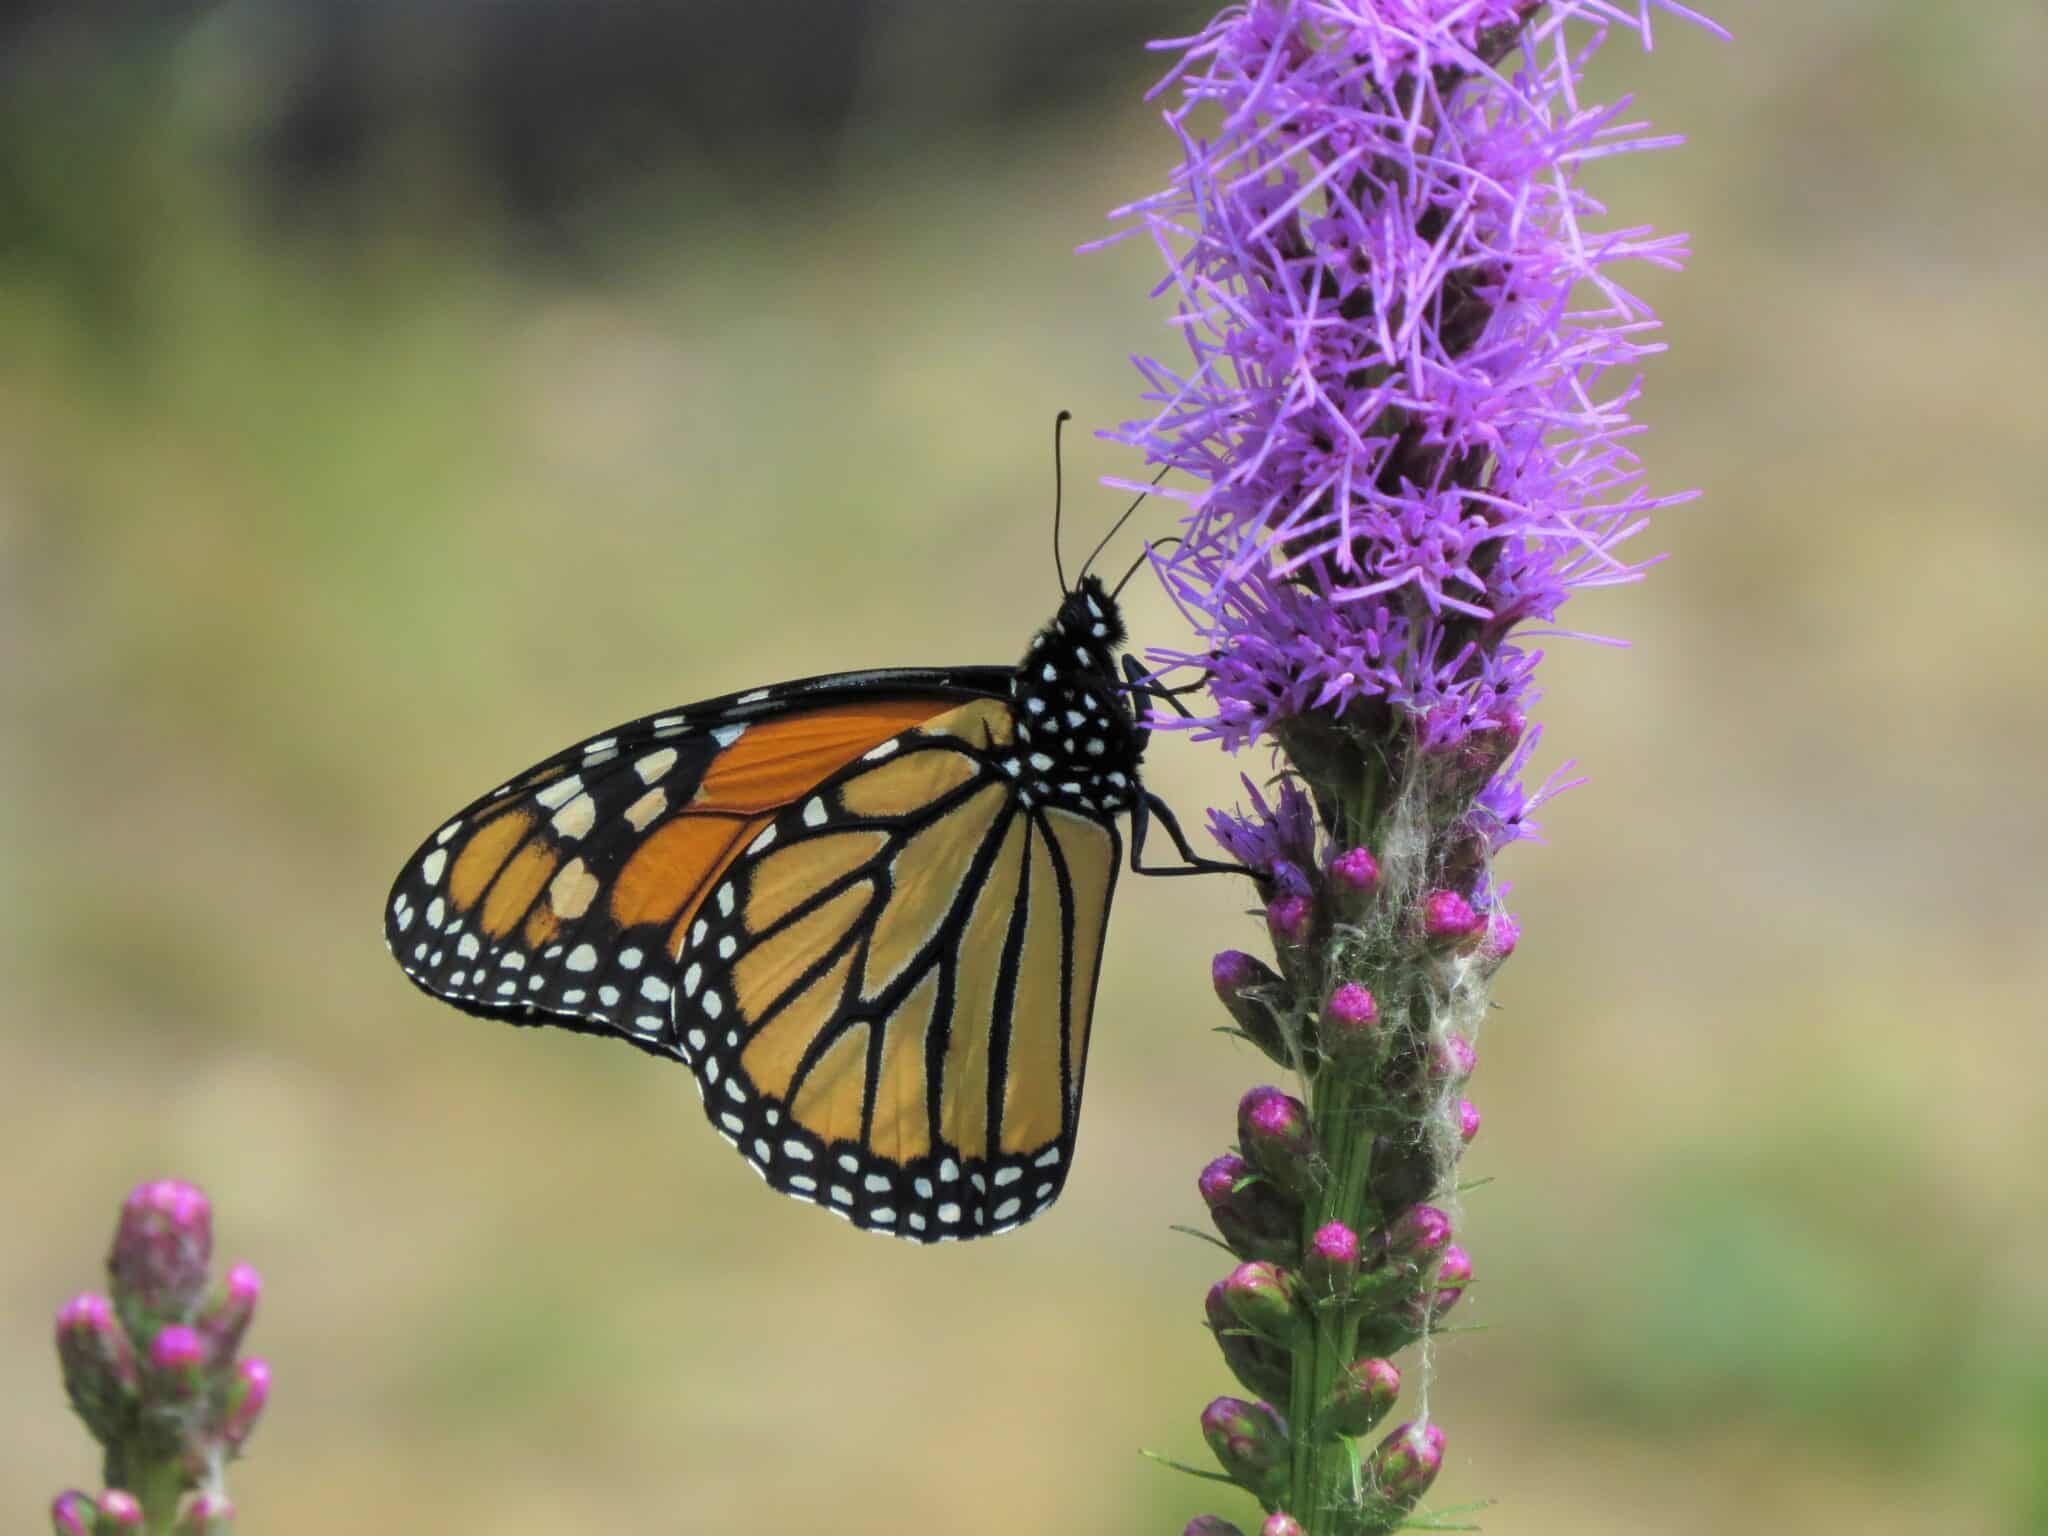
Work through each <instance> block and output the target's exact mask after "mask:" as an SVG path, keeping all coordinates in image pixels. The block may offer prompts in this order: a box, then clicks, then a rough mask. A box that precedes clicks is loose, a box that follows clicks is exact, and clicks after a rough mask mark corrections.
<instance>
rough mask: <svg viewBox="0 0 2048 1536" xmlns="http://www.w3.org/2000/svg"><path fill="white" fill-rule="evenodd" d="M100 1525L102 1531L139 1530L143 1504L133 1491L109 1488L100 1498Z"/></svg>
mask: <svg viewBox="0 0 2048 1536" xmlns="http://www.w3.org/2000/svg"><path fill="white" fill-rule="evenodd" d="M99 1517H100V1519H99V1526H100V1529H101V1530H102V1531H139V1530H141V1529H142V1505H141V1503H140V1502H138V1501H137V1499H136V1497H135V1495H134V1494H132V1493H128V1492H125V1491H124V1490H122V1489H119V1488H109V1489H108V1490H107V1491H106V1492H105V1493H103V1494H101V1495H100V1498H99Z"/></svg>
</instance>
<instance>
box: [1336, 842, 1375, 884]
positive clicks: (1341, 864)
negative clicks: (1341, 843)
mask: <svg viewBox="0 0 2048 1536" xmlns="http://www.w3.org/2000/svg"><path fill="white" fill-rule="evenodd" d="M1379 883H1380V861H1379V860H1378V859H1376V858H1374V857H1373V856H1372V850H1371V849H1369V848H1347V849H1345V850H1344V852H1342V853H1340V854H1338V855H1337V857H1335V858H1334V859H1332V860H1330V885H1331V887H1332V888H1333V889H1334V890H1336V891H1337V892H1338V893H1340V894H1341V895H1345V896H1370V895H1371V894H1372V893H1373V892H1374V891H1376V890H1378V889H1379Z"/></svg>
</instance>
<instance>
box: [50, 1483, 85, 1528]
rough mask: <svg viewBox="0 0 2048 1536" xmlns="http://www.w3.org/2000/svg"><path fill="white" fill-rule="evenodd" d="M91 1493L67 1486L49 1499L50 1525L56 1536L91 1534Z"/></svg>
mask: <svg viewBox="0 0 2048 1536" xmlns="http://www.w3.org/2000/svg"><path fill="white" fill-rule="evenodd" d="M94 1513H95V1511H94V1509H93V1507H92V1495H91V1494H89V1493H80V1492H79V1491H78V1490H77V1489H76V1488H67V1489H65V1491H64V1492H62V1493H60V1494H58V1495H57V1497H56V1498H54V1499H52V1500H51V1501H50V1526H51V1528H52V1529H53V1530H55V1531H56V1533H57V1536H92V1527H93V1516H94Z"/></svg>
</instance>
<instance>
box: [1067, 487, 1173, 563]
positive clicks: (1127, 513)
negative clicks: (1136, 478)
mask: <svg viewBox="0 0 2048 1536" xmlns="http://www.w3.org/2000/svg"><path fill="white" fill-rule="evenodd" d="M1172 468H1173V466H1172V465H1171V464H1162V465H1160V466H1159V473H1158V474H1156V475H1154V476H1153V477H1152V483H1153V484H1154V485H1157V484H1158V483H1159V482H1160V481H1162V480H1164V479H1165V478H1166V476H1167V473H1168V472H1169V471H1170V470H1171V469H1172ZM1151 494H1152V493H1151V492H1150V491H1140V492H1138V499H1137V500H1136V501H1134V502H1132V503H1131V504H1130V505H1129V506H1128V507H1125V508H1124V515H1123V516H1122V517H1120V518H1118V519H1117V520H1116V521H1115V522H1113V523H1111V524H1110V525H1109V532H1107V533H1105V534H1104V535H1103V536H1102V542H1101V543H1099V544H1097V545H1096V546H1095V548H1094V549H1092V550H1090V551H1089V552H1088V558H1087V560H1086V561H1085V562H1083V564H1082V566H1081V574H1082V575H1083V576H1086V575H1087V574H1088V567H1089V566H1091V565H1093V564H1094V563H1095V557H1096V556H1097V555H1099V554H1101V553H1102V552H1103V551H1104V550H1105V549H1107V548H1109V541H1110V540H1111V539H1113V538H1115V537H1116V536H1117V532H1118V530H1119V529H1121V528H1122V527H1123V525H1124V524H1125V523H1128V522H1129V521H1130V520H1131V514H1132V513H1133V512H1135V511H1137V510H1138V508H1140V507H1142V506H1143V505H1144V504H1145V498H1146V497H1147V496H1150V495H1151Z"/></svg>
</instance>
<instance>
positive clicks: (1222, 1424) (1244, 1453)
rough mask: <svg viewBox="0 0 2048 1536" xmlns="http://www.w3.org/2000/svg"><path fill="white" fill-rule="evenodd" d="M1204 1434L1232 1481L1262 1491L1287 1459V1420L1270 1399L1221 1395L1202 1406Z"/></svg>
mask: <svg viewBox="0 0 2048 1536" xmlns="http://www.w3.org/2000/svg"><path fill="white" fill-rule="evenodd" d="M1202 1438H1203V1439H1204V1440H1207V1441H1208V1442H1209V1449H1210V1450H1212V1451H1214V1452H1215V1453H1216V1460H1217V1461H1218V1462H1220V1463H1221V1464H1222V1467H1223V1470H1224V1471H1225V1472H1227V1473H1229V1474H1230V1477H1231V1479H1232V1480H1233V1481H1235V1482H1237V1483H1239V1484H1241V1485H1242V1486H1244V1487H1245V1488H1248V1489H1250V1490H1251V1491H1252V1492H1254V1493H1259V1492H1261V1491H1263V1490H1266V1489H1268V1488H1270V1487H1271V1486H1272V1485H1273V1483H1274V1481H1275V1474H1276V1473H1277V1472H1279V1471H1280V1469H1282V1468H1283V1467H1284V1466H1285V1465H1286V1463H1287V1423H1286V1421H1285V1420H1284V1419H1282V1418H1281V1417H1280V1415H1279V1414H1278V1413H1276V1412H1274V1411H1273V1407H1272V1405H1271V1404H1270V1403H1248V1402H1246V1401H1245V1400H1244V1399H1243V1398H1241V1397H1219V1398H1217V1399H1216V1400H1215V1401H1214V1402H1212V1403H1211V1404H1209V1406H1208V1407H1207V1408H1205V1409H1203V1410H1202Z"/></svg>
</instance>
